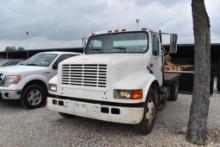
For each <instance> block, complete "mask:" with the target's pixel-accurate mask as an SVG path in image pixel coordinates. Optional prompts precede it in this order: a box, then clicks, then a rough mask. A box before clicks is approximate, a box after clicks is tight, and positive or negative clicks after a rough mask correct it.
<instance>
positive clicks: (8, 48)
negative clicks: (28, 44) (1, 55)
mask: <svg viewBox="0 0 220 147" xmlns="http://www.w3.org/2000/svg"><path fill="white" fill-rule="evenodd" d="M5 51H6V52H15V51H16V48H15V47H14V46H7V47H6V48H5Z"/></svg>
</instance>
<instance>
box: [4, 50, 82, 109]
mask: <svg viewBox="0 0 220 147" xmlns="http://www.w3.org/2000/svg"><path fill="white" fill-rule="evenodd" d="M76 55H79V53H73V52H42V53H38V54H36V55H34V56H32V57H31V58H29V59H27V60H25V61H24V62H23V63H22V65H16V66H9V67H2V68H0V98H2V99H6V100H18V99H20V100H21V102H22V104H23V106H25V107H26V108H29V109H33V108H38V107H41V106H42V105H44V104H45V102H46V97H47V93H48V92H47V89H48V81H49V79H50V78H51V77H53V76H55V75H56V74H57V66H58V63H60V62H61V61H63V60H64V59H67V58H69V57H73V56H76Z"/></svg>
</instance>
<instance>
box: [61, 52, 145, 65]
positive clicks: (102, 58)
mask: <svg viewBox="0 0 220 147" xmlns="http://www.w3.org/2000/svg"><path fill="white" fill-rule="evenodd" d="M142 56H143V54H95V55H81V56H77V57H73V58H69V59H67V60H65V61H63V62H62V64H73V63H74V64H110V63H111V62H115V61H117V60H128V61H129V60H132V59H134V58H136V59H140V57H142Z"/></svg>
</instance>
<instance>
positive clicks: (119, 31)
mask: <svg viewBox="0 0 220 147" xmlns="http://www.w3.org/2000/svg"><path fill="white" fill-rule="evenodd" d="M137 31H146V32H153V30H151V29H149V28H141V29H110V30H105V31H98V32H93V33H91V35H101V34H114V33H121V32H137Z"/></svg>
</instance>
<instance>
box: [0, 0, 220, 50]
mask: <svg viewBox="0 0 220 147" xmlns="http://www.w3.org/2000/svg"><path fill="white" fill-rule="evenodd" d="M206 6H207V10H208V14H209V16H210V19H211V31H212V42H213V43H219V42H220V27H219V26H220V17H218V16H219V7H220V0H206ZM136 18H139V19H140V25H139V26H140V28H141V27H149V28H152V29H154V30H155V31H158V30H159V29H162V30H163V31H166V32H175V33H178V35H179V40H178V42H179V43H193V35H192V34H193V30H192V17H191V0H1V1H0V26H1V27H0V50H4V49H5V47H6V46H16V47H18V46H23V47H25V48H30V49H36V48H37V49H42V48H54V47H75V46H80V45H81V38H82V37H87V36H88V35H89V34H90V33H91V32H95V31H100V30H109V29H112V28H128V29H136V22H135V20H136ZM25 32H29V35H28V36H27V35H26V33H25Z"/></svg>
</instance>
